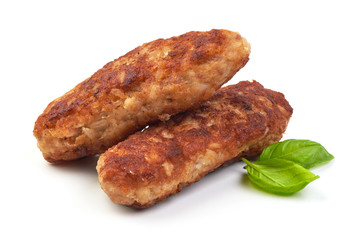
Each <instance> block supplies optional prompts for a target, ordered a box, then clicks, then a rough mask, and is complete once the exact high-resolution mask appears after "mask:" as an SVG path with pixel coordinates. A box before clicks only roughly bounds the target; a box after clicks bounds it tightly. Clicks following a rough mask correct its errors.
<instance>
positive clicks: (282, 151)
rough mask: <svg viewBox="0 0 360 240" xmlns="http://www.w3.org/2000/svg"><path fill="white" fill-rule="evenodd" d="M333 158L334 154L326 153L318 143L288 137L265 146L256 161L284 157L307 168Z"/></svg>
mask: <svg viewBox="0 0 360 240" xmlns="http://www.w3.org/2000/svg"><path fill="white" fill-rule="evenodd" d="M333 158H334V156H333V155H331V154H330V153H328V151H326V149H325V148H324V147H323V146H322V145H321V144H320V143H317V142H314V141H310V140H296V139H289V140H286V141H283V142H278V143H274V144H272V145H270V146H268V147H266V148H265V149H264V151H263V152H262V153H261V155H260V157H259V159H258V162H260V161H264V160H273V159H284V160H289V161H293V162H295V163H297V164H300V165H301V166H303V167H304V168H307V169H309V168H312V167H314V166H316V165H319V164H321V163H325V162H328V161H330V160H332V159H333Z"/></svg>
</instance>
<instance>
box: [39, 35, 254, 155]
mask: <svg viewBox="0 0 360 240" xmlns="http://www.w3.org/2000/svg"><path fill="white" fill-rule="evenodd" d="M249 54H250V46H249V44H248V43H247V41H246V40H245V39H244V38H243V37H241V36H240V35H239V34H238V33H236V32H231V31H228V30H211V31H209V32H189V33H186V34H183V35H180V36H178V37H172V38H169V39H158V40H155V41H153V42H149V43H145V44H143V45H142V46H140V47H137V48H135V49H134V50H132V51H130V52H128V53H127V54H125V55H124V56H122V57H120V58H118V59H116V60H114V61H112V62H109V63H108V64H106V65H105V66H104V67H103V68H101V69H100V70H98V71H97V72H96V73H94V74H93V75H92V76H91V77H90V78H88V79H86V80H85V81H83V82H82V83H80V84H78V85H77V86H76V87H75V88H73V89H72V90H71V91H69V92H67V93H66V94H64V95H63V96H61V97H59V98H57V99H55V100H54V101H53V102H51V103H50V104H49V105H48V106H47V108H46V109H45V110H44V112H43V113H42V114H41V115H40V116H39V117H38V119H37V121H36V123H35V127H34V136H35V137H36V138H37V140H38V146H39V148H40V150H41V151H42V153H43V156H44V158H45V159H46V160H48V161H50V162H56V161H60V160H72V159H77V158H81V157H85V156H90V155H95V154H99V153H102V152H104V151H105V150H106V149H108V148H109V147H111V146H113V145H114V144H116V143H118V142H119V141H121V140H123V139H124V138H126V137H127V136H128V135H129V134H131V133H133V132H135V131H136V130H139V129H141V128H143V127H144V126H146V125H147V124H148V123H150V122H154V121H156V120H159V119H160V120H167V119H169V117H170V116H171V115H174V114H177V113H179V112H182V111H185V110H187V109H189V108H195V107H198V106H199V105H200V104H201V103H202V102H204V101H205V100H207V99H209V98H210V97H212V96H213V95H214V93H215V91H216V90H217V89H218V88H220V87H221V85H222V84H224V83H225V82H227V81H228V80H229V79H231V77H232V76H233V75H234V74H235V73H236V72H237V71H238V70H239V69H240V68H242V67H243V66H244V65H245V64H246V63H247V61H248V59H249Z"/></svg>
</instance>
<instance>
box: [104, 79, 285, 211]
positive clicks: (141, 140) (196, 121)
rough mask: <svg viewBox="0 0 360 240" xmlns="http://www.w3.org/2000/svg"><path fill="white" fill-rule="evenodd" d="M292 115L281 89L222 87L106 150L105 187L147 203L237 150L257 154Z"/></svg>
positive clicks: (117, 197)
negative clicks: (195, 105) (193, 107)
mask: <svg viewBox="0 0 360 240" xmlns="http://www.w3.org/2000/svg"><path fill="white" fill-rule="evenodd" d="M291 115H292V108H291V106H290V105H289V103H288V102H287V101H286V99H285V98H284V96H283V94H281V93H278V92H275V91H272V90H268V89H265V88H263V86H261V85H260V84H259V83H257V82H255V81H254V82H248V81H244V82H240V83H238V84H236V85H232V86H228V87H225V88H222V89H220V90H219V91H218V92H217V93H216V94H215V96H213V97H212V98H211V99H210V100H208V101H206V102H205V103H204V104H203V105H202V106H201V107H200V108H198V109H196V110H193V111H188V112H185V113H181V114H179V115H177V116H174V117H173V118H171V119H170V120H169V121H167V122H164V123H158V124H155V125H152V126H150V127H149V128H147V129H146V130H144V131H143V132H138V133H136V134H134V135H132V136H130V137H129V138H128V139H126V140H125V141H123V142H120V143H118V144H117V145H116V146H114V147H112V148H110V149H109V150H108V151H106V152H105V153H104V154H103V155H102V156H101V157H100V159H99V161H98V166H97V171H98V173H99V181H100V184H101V187H102V188H103V190H104V191H105V192H106V193H107V194H108V196H109V197H110V199H111V200H112V201H113V202H115V203H120V204H124V205H128V206H132V207H140V208H143V207H149V206H151V205H153V204H155V203H157V202H159V201H161V200H163V199H166V198H167V197H168V196H170V195H172V194H174V193H176V192H178V191H180V190H181V188H182V187H184V186H186V185H189V184H191V183H193V182H195V181H198V180H199V179H200V178H202V177H203V176H204V175H205V174H207V173H208V172H211V171H213V170H215V169H216V168H218V167H219V166H221V165H223V164H225V163H227V162H229V161H232V160H233V159H234V158H235V157H237V156H239V155H242V156H256V155H258V154H259V153H261V151H262V150H263V149H264V148H265V147H266V146H268V145H270V144H272V143H274V142H277V141H279V140H280V139H281V137H282V134H283V132H284V131H285V129H286V127H287V123H288V121H289V119H290V117H291Z"/></svg>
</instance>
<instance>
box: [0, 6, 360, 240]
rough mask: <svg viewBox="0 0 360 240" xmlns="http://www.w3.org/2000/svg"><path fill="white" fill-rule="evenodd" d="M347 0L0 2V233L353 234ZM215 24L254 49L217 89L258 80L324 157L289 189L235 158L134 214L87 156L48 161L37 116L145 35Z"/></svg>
mask: <svg viewBox="0 0 360 240" xmlns="http://www.w3.org/2000/svg"><path fill="white" fill-rule="evenodd" d="M356 2H357V1H344V0H342V1H304V0H303V1H298V3H295V1H246V2H243V1H225V0H218V1H210V0H207V1H203V2H200V1H195V0H192V1H174V2H172V1H163V2H160V1H151V0H150V1H144V2H137V1H112V2H110V1H99V2H97V3H95V2H94V1H58V3H55V1H43V2H41V1H1V3H0V31H1V32H0V35H1V36H0V73H1V74H0V76H1V80H0V81H1V94H0V97H1V101H0V104H1V120H0V121H1V125H0V126H1V128H2V131H1V150H2V157H1V173H0V178H1V179H0V180H1V181H0V182H1V198H0V203H1V204H0V211H1V212H0V220H1V223H0V226H1V230H0V238H1V239H76V238H79V239H80V238H81V239H86V238H89V237H92V238H98V239H109V238H112V239H140V238H146V239H153V238H156V239H195V238H197V239H249V238H251V239H326V238H330V237H331V238H332V239H339V238H341V239H359V237H360V234H359V231H360V230H359V227H358V225H359V214H360V211H359V203H360V198H359V195H358V193H359V183H360V181H359V174H358V173H359V170H360V159H359V154H358V151H359V149H360V148H359V141H358V136H359V134H360V131H359V103H360V101H359V95H358V84H357V83H358V82H359V80H360V73H359V63H360V59H359V56H360V48H359V43H360V35H359V34H360V33H359V32H360V31H359V25H360V17H359V16H360V14H359V9H360V8H359V7H358V6H357V5H356ZM212 28H225V29H229V30H233V31H238V32H240V33H241V34H242V35H243V36H244V37H245V38H247V39H248V41H249V42H250V43H251V46H252V53H251V55H250V61H249V62H248V64H247V65H246V66H245V67H244V68H243V69H242V70H241V71H240V72H239V73H237V74H236V75H235V76H234V78H233V79H232V80H231V81H230V82H229V83H236V82H238V81H240V80H248V79H249V80H250V79H256V80H257V81H259V82H260V83H262V84H263V85H264V86H265V87H267V88H271V89H273V90H277V91H280V92H283V93H284V94H285V96H286V98H287V99H288V100H289V102H290V104H291V105H292V106H293V108H294V114H293V117H292V119H291V121H290V124H289V126H288V130H287V132H286V134H285V135H284V139H289V138H299V139H311V140H314V141H318V142H320V143H321V144H323V145H324V146H325V147H326V148H327V149H328V151H329V152H330V153H332V154H333V155H334V156H335V157H336V158H335V159H334V160H333V161H332V162H331V163H329V164H327V165H324V166H321V167H318V168H315V169H313V170H312V171H313V172H314V173H316V174H318V175H320V177H321V178H320V179H318V180H316V181H314V182H313V183H311V184H310V185H308V186H307V187H306V188H305V189H304V190H303V191H301V192H299V193H298V194H295V195H293V196H290V197H281V196H275V195H271V194H267V193H264V192H261V191H259V190H257V189H255V188H253V187H252V186H251V184H250V183H249V181H248V180H247V178H246V171H245V170H244V169H243V166H244V163H236V164H233V165H231V166H229V167H227V168H223V169H220V170H219V171H217V172H215V173H212V174H210V175H208V176H206V177H205V178H204V179H202V180H201V181H200V182H198V183H196V184H194V185H192V186H190V187H187V188H186V189H184V190H183V191H182V192H181V193H179V194H177V195H176V196H173V197H171V198H170V199H168V200H167V201H165V202H163V203H161V204H158V205H156V206H154V207H152V208H150V209H147V210H144V211H138V210H133V209H130V208H127V207H123V206H119V205H115V204H113V203H112V202H111V201H110V200H109V199H108V197H107V196H106V194H105V193H104V192H103V191H102V190H101V188H100V186H99V183H98V180H97V173H96V170H95V166H96V160H97V159H96V158H89V159H86V160H83V161H76V162H71V163H68V164H64V165H51V164H48V163H47V162H46V161H45V160H44V159H43V158H42V155H41V153H40V151H39V150H38V148H37V147H36V140H35V138H34V137H33V136H32V129H33V124H34V122H35V120H36V118H37V116H38V115H39V114H40V113H41V112H42V111H43V110H44V108H45V107H46V105H47V104H48V103H49V102H50V101H52V100H53V99H54V98H56V97H58V96H61V95H62V94H63V93H65V92H66V91H68V90H70V89H71V88H72V87H73V86H75V85H76V84H77V83H78V82H80V81H82V80H84V79H85V78H87V77H89V76H90V75H91V74H92V73H94V72H95V71H96V70H97V69H99V68H101V67H102V66H103V65H104V64H106V63H107V62H109V61H111V60H113V59H115V58H117V57H119V56H121V55H123V54H125V53H126V52H128V51H130V50H132V49H133V48H135V47H136V46H138V45H141V44H142V43H144V42H148V41H152V40H155V39H157V38H168V37H171V36H175V35H180V34H182V33H185V32H187V31H191V30H204V31H205V30H210V29H212Z"/></svg>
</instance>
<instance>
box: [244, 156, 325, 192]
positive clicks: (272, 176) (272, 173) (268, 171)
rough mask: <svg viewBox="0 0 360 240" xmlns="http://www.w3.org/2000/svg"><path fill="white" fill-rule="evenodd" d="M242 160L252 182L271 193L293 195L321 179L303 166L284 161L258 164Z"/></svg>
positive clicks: (277, 160)
mask: <svg viewBox="0 0 360 240" xmlns="http://www.w3.org/2000/svg"><path fill="white" fill-rule="evenodd" d="M242 160H243V161H244V162H245V163H246V164H247V166H245V169H246V170H247V171H248V174H249V175H248V176H249V179H250V180H251V182H252V183H253V184H254V185H255V186H257V187H259V188H260V189H263V190H265V191H267V192H271V193H277V194H284V195H288V194H292V193H295V192H298V191H300V190H301V189H303V188H304V187H305V186H306V185H308V184H309V183H310V182H312V181H314V180H315V179H318V178H319V176H317V175H315V174H313V173H312V172H310V171H309V170H307V169H305V168H303V167H302V166H300V165H298V164H296V163H294V162H291V161H288V160H284V159H274V160H272V161H262V162H256V163H251V162H249V161H248V160H246V159H245V158H243V159H242Z"/></svg>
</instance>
